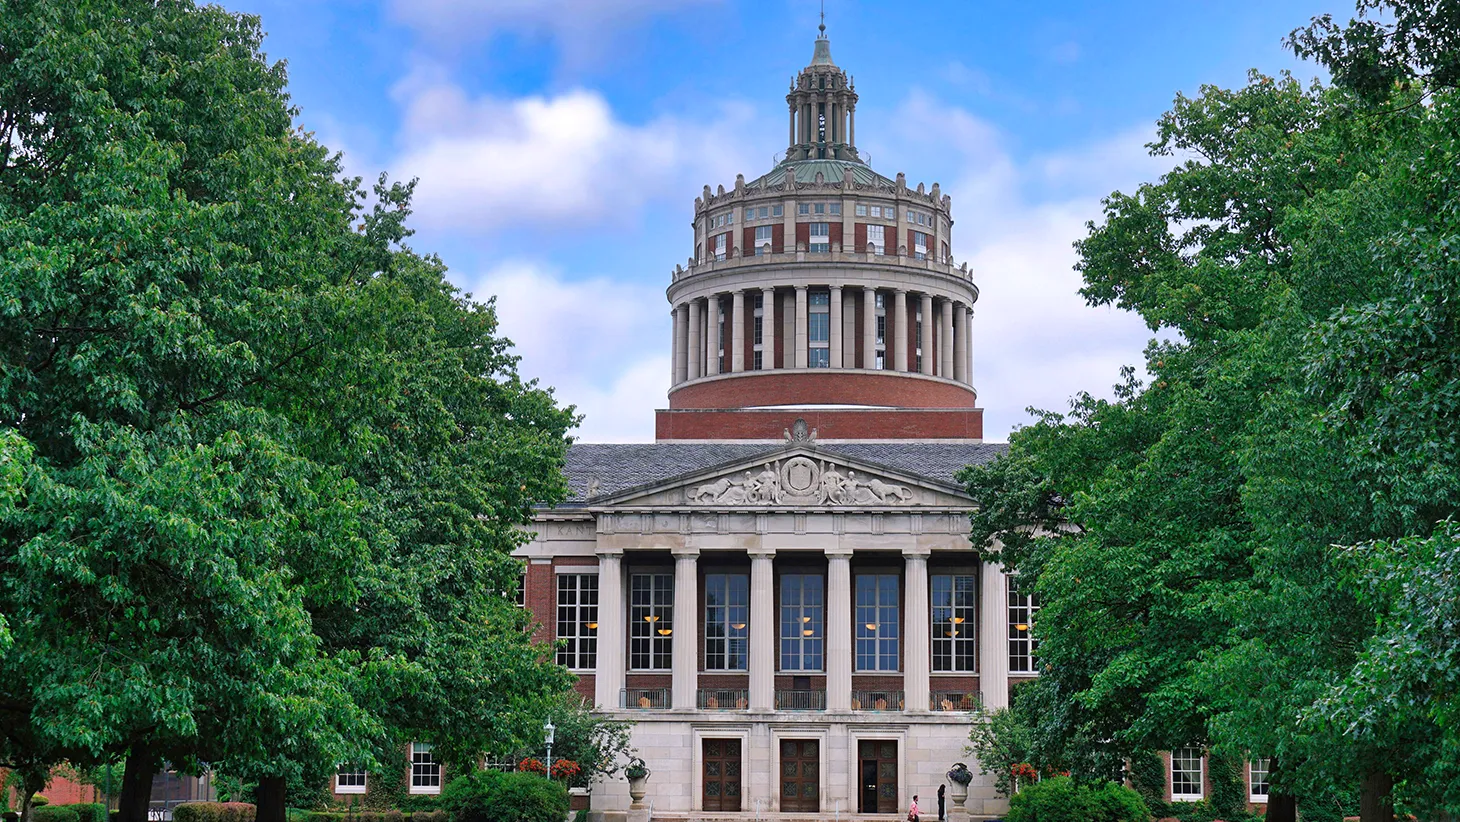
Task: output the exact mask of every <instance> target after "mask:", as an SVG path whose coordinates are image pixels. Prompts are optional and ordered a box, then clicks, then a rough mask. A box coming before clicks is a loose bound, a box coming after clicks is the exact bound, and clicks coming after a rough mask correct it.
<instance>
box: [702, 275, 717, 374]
mask: <svg viewBox="0 0 1460 822" xmlns="http://www.w3.org/2000/svg"><path fill="white" fill-rule="evenodd" d="M719 373H720V297H719V295H718V294H717V295H715V296H713V297H709V298H706V300H705V376H706V377H713V376H715V375H716V374H719Z"/></svg>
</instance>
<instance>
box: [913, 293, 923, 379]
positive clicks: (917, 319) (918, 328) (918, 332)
mask: <svg viewBox="0 0 1460 822" xmlns="http://www.w3.org/2000/svg"><path fill="white" fill-rule="evenodd" d="M913 338H914V339H916V340H917V347H916V348H914V349H913V370H914V371H922V370H923V309H922V306H918V308H917V309H916V310H915V312H914V321H913Z"/></svg>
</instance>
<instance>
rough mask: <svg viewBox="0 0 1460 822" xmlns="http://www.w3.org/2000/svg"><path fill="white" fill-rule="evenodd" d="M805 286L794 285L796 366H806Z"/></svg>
mask: <svg viewBox="0 0 1460 822" xmlns="http://www.w3.org/2000/svg"><path fill="white" fill-rule="evenodd" d="M806 346H807V338H806V286H804V285H798V286H796V367H797V368H805V367H806Z"/></svg>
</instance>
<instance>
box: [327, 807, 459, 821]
mask: <svg viewBox="0 0 1460 822" xmlns="http://www.w3.org/2000/svg"><path fill="white" fill-rule="evenodd" d="M303 822H447V819H446V812H445V811H416V812H414V813H401V812H400V811H398V810H388V811H307V812H305V814H304V816H303Z"/></svg>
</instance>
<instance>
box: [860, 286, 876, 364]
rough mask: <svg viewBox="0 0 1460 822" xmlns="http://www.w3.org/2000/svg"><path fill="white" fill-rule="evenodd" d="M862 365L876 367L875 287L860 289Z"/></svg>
mask: <svg viewBox="0 0 1460 822" xmlns="http://www.w3.org/2000/svg"><path fill="white" fill-rule="evenodd" d="M862 367H863V368H865V369H867V370H869V371H870V370H872V369H874V368H876V367H877V289H875V288H863V289H862Z"/></svg>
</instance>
